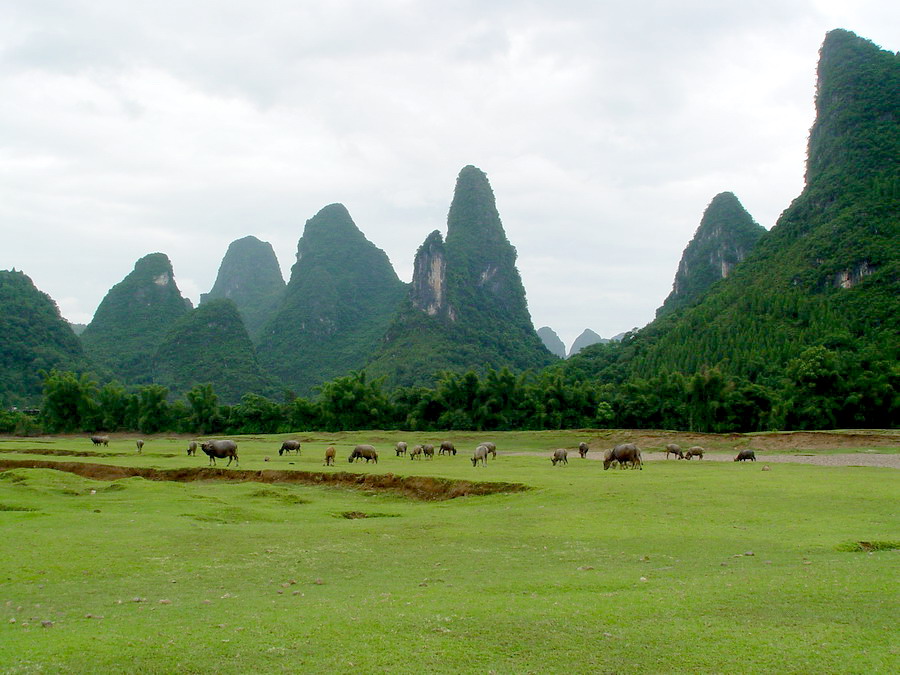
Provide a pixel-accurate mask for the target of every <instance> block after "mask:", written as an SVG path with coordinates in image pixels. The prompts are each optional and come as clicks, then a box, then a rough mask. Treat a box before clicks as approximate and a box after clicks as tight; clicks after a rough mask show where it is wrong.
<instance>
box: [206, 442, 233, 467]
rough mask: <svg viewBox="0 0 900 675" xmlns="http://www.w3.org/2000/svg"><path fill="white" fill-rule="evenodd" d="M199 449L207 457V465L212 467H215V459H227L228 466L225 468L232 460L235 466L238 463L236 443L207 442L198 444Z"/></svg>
mask: <svg viewBox="0 0 900 675" xmlns="http://www.w3.org/2000/svg"><path fill="white" fill-rule="evenodd" d="M200 449H201V450H203V452H205V453H206V454H207V455H209V463H210V464H212V465H213V466H215V465H216V458H218V459H225V458H226V457H227V458H228V464H226V465H225V466H231V460H232V459H233V460H234V463H235V464H237V463H238V456H237V443H235V442H234V441H207V442H206V443H201V444H200Z"/></svg>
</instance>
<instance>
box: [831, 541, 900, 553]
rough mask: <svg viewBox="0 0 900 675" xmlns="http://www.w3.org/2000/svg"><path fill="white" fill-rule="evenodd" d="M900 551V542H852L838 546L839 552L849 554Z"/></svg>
mask: <svg viewBox="0 0 900 675" xmlns="http://www.w3.org/2000/svg"><path fill="white" fill-rule="evenodd" d="M897 549H900V541H878V540H873V541H851V542H848V543H846V544H841V545H840V546H838V551H846V552H848V553H872V552H874V551H896V550H897Z"/></svg>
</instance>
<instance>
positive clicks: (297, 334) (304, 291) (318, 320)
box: [258, 204, 406, 394]
mask: <svg viewBox="0 0 900 675" xmlns="http://www.w3.org/2000/svg"><path fill="white" fill-rule="evenodd" d="M405 292H406V284H404V283H403V282H402V281H400V279H399V278H398V277H397V273H396V272H395V271H394V268H393V267H392V266H391V262H390V260H388V257H387V255H386V254H385V253H384V251H382V250H381V249H380V248H377V247H376V246H375V245H374V244H373V243H372V242H370V241H369V240H368V239H366V237H365V236H364V235H363V233H362V232H360V230H359V228H357V226H356V224H355V223H354V222H353V219H352V218H351V217H350V214H349V212H348V211H347V209H346V208H345V207H344V206H343V205H342V204H331V205H330V206H326V207H325V208H323V209H322V210H321V211H319V213H317V214H316V215H315V216H314V217H313V218H311V219H309V220H308V221H307V222H306V227H305V229H304V231H303V236H302V237H301V238H300V241H299V242H298V244H297V262H296V264H294V266H293V268H292V270H291V280H290V281H289V282H288V285H287V289H286V290H285V294H284V298H283V300H282V302H281V305H280V306H279V308H278V310H277V311H276V313H275V315H274V316H273V317H272V319H270V321H269V323H268V324H266V326H265V328H264V329H263V331H262V335H261V338H260V342H259V347H258V355H259V359H260V362H261V363H262V365H263V367H264V368H265V369H266V371H267V372H268V373H271V374H273V375H275V376H277V377H278V378H279V379H280V380H281V381H282V382H283V383H284V385H285V386H286V387H288V388H290V389H293V390H294V391H295V392H297V393H299V394H309V393H310V392H311V391H312V389H313V387H315V386H316V385H318V384H321V383H322V382H325V381H326V380H329V379H331V378H334V377H337V376H339V375H344V374H346V373H348V372H349V371H351V370H353V369H356V368H361V367H362V366H363V365H364V364H365V362H366V361H367V359H368V358H369V357H370V356H371V354H372V353H373V352H374V350H375V349H376V348H377V345H378V343H379V340H380V339H381V337H382V336H383V335H384V331H385V329H386V328H387V325H388V322H389V321H390V318H391V316H392V315H393V314H394V312H395V311H396V309H397V306H398V305H399V303H400V301H401V299H402V298H403V295H404V293H405Z"/></svg>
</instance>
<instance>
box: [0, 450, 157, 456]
mask: <svg viewBox="0 0 900 675" xmlns="http://www.w3.org/2000/svg"><path fill="white" fill-rule="evenodd" d="M0 452H15V453H17V454H20V455H54V456H57V457H125V456H126V455H133V454H135V453H133V452H128V453H126V452H91V451H90V450H52V449H47V448H14V449H11V450H10V449H2V450H0ZM172 456H173V457H174V455H172Z"/></svg>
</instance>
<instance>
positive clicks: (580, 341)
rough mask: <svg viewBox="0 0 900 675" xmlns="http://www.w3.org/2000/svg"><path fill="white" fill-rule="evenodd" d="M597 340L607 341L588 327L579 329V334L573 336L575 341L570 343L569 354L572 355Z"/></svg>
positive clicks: (595, 342)
mask: <svg viewBox="0 0 900 675" xmlns="http://www.w3.org/2000/svg"><path fill="white" fill-rule="evenodd" d="M598 342H609V340H607V339H606V338H602V337H600V336H599V335H597V333H595V332H594V331H592V330H591V329H590V328H585V329H584V330H583V331H581V335H579V336H578V337H577V338H575V341H574V342H573V343H572V348H571V349H570V350H569V356H574V355H575V354H577V353H578V352H580V351H581V350H582V349H584V348H585V347H590V346H591V345H595V344H597V343H598Z"/></svg>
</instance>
